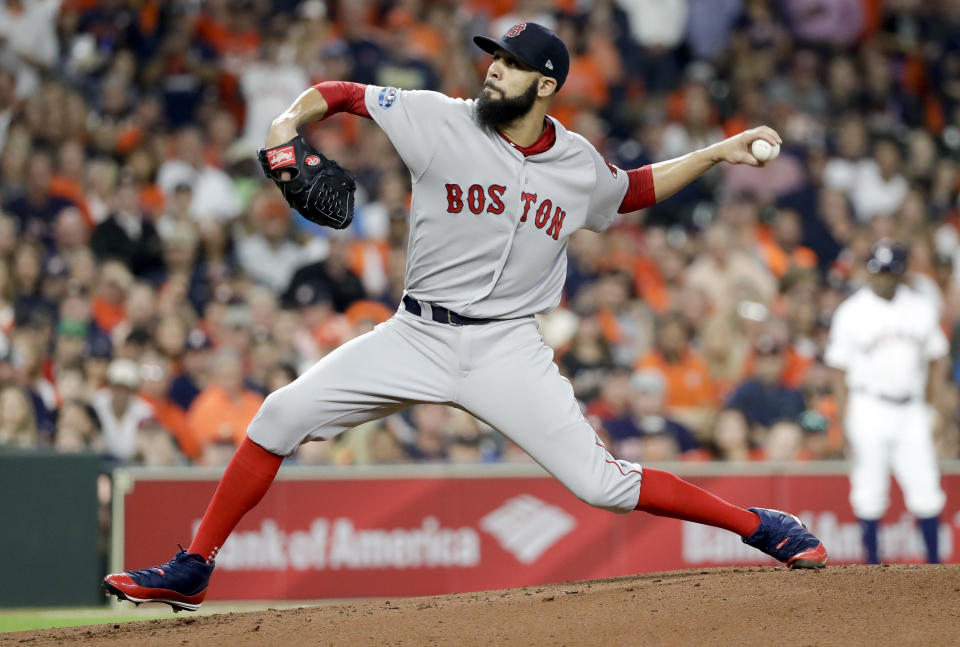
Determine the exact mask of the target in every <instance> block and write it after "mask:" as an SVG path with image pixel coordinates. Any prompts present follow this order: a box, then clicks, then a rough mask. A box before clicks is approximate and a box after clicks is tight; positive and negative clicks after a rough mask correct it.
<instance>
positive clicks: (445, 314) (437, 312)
mask: <svg viewBox="0 0 960 647" xmlns="http://www.w3.org/2000/svg"><path fill="white" fill-rule="evenodd" d="M403 307H404V308H406V309H407V312H409V313H410V314H412V315H417V316H418V317H422V316H423V308H421V307H420V302H419V301H417V300H416V299H414V298H413V297H410V296H407V295H403ZM430 313H431V315H432V318H433V320H434V321H436V322H437V323H442V324H450V325H451V326H476V325H479V324H486V323H490V322H492V321H500V320H499V319H476V318H474V317H464V316H463V315H458V314H457V313H456V312H451V311H449V310H447V309H446V308H443V307H441V306H435V305H432V304H431V305H430Z"/></svg>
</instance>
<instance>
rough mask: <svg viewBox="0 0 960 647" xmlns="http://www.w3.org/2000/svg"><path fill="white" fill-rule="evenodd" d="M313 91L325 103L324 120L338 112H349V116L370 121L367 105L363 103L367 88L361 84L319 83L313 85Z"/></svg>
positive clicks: (347, 82)
mask: <svg viewBox="0 0 960 647" xmlns="http://www.w3.org/2000/svg"><path fill="white" fill-rule="evenodd" d="M313 89H314V90H316V91H317V92H319V93H320V94H322V95H323V98H324V99H325V100H326V102H327V114H326V115H325V116H324V118H326V117H329V116H330V115H335V114H337V113H338V112H349V113H350V114H351V115H357V116H358V117H366V118H367V119H370V113H369V112H367V104H366V102H365V101H364V94H365V93H366V90H367V86H366V85H364V84H363V83H350V82H349V81H321V82H320V83H317V84H316V85H314V86H313Z"/></svg>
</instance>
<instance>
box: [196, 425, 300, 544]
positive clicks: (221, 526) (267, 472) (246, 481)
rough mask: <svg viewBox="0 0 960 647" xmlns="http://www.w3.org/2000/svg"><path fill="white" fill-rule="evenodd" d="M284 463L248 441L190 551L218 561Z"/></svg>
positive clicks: (235, 457) (215, 496) (233, 462)
mask: <svg viewBox="0 0 960 647" xmlns="http://www.w3.org/2000/svg"><path fill="white" fill-rule="evenodd" d="M282 462H283V456H277V455H276V454H271V453H270V452H268V451H267V450H265V449H264V448H263V447H261V446H260V445H258V444H256V443H255V442H253V441H252V440H250V439H249V438H245V439H244V440H243V443H241V445H240V447H239V448H238V449H237V452H236V453H235V454H234V455H233V458H232V459H231V460H230V464H229V465H227V471H226V472H224V473H223V478H222V479H220V485H218V486H217V491H216V492H214V494H213V499H211V500H210V504H209V505H208V506H207V511H206V512H204V513H203V520H202V521H201V522H200V528H198V529H197V534H196V536H195V537H194V538H193V542H191V544H190V548H189V550H188V552H191V553H198V554H200V555H203V556H204V557H205V558H206V559H207V561H210V560H212V559H214V558H215V557H216V556H217V553H218V552H220V547H221V546H223V542H224V541H226V540H227V537H229V536H230V533H231V532H233V529H234V528H235V527H236V525H237V524H238V523H239V522H240V519H242V518H243V515H245V514H247V512H249V511H250V510H251V509H253V507H254V506H255V505H257V504H258V503H260V499H262V498H263V495H264V494H266V493H267V490H268V489H269V488H270V484H271V483H273V479H274V477H276V475H277V470H278V469H280V463H282Z"/></svg>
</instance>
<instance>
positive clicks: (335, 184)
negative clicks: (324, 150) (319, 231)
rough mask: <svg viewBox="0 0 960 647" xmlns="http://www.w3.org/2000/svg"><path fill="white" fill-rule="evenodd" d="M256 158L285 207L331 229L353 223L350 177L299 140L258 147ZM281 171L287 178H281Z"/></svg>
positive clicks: (353, 182) (299, 138) (353, 189)
mask: <svg viewBox="0 0 960 647" xmlns="http://www.w3.org/2000/svg"><path fill="white" fill-rule="evenodd" d="M257 158H258V159H259V160H260V166H262V167H263V172H264V173H266V175H267V177H268V178H270V179H271V180H273V181H274V182H275V183H276V184H277V186H278V187H280V192H281V193H283V197H284V198H285V199H286V201H287V204H289V205H290V206H291V207H293V208H294V209H296V210H297V211H299V212H300V215H301V216H303V217H304V218H306V219H307V220H312V221H313V222H315V223H317V224H318V225H323V226H325V227H333V228H334V229H345V228H347V227H349V226H350V223H351V222H353V193H354V191H356V188H357V184H356V182H355V181H354V179H353V176H352V175H350V173H349V172H348V171H346V170H345V169H344V168H343V167H342V166H340V165H339V164H337V163H336V162H335V161H333V160H331V159H327V158H326V157H324V156H323V155H321V154H320V153H319V152H317V151H316V150H315V149H314V148H313V146H311V145H310V144H308V143H307V142H306V141H305V140H304V139H303V138H302V137H300V136H299V135H298V136H296V137H294V138H293V139H291V140H290V141H288V142H286V143H283V144H280V145H279V146H274V147H273V148H261V149H260V150H259V151H257ZM284 172H287V173H289V174H290V179H287V180H284V179H282V174H283V173H284Z"/></svg>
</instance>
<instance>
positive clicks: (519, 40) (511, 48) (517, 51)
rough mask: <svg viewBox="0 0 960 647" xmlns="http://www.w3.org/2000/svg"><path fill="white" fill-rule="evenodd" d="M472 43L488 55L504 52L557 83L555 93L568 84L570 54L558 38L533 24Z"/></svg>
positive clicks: (476, 39)
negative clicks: (565, 83)
mask: <svg viewBox="0 0 960 647" xmlns="http://www.w3.org/2000/svg"><path fill="white" fill-rule="evenodd" d="M473 42H474V43H476V44H477V47H479V48H480V49H482V50H483V51H485V52H486V53H487V54H493V53H494V52H496V51H497V48H503V49H505V50H506V51H508V52H509V53H510V54H511V55H512V56H513V57H514V58H516V59H517V60H518V61H520V62H521V63H523V64H525V65H529V66H530V67H532V68H533V69H535V70H537V71H538V72H540V73H541V74H543V75H544V76H549V77H550V78H553V79H556V81H557V89H558V90H559V89H560V88H561V87H562V86H563V82H564V81H566V80H567V72H569V71H570V53H569V52H568V51H567V46H566V45H564V44H563V41H562V40H560V37H559V36H557V35H556V34H555V33H554V32H553V31H551V30H549V29H547V28H546V27H544V26H543V25H538V24H537V23H535V22H518V23H517V24H516V25H514V26H513V27H511V28H510V29H508V30H507V33H506V34H504V35H503V38H501V39H500V40H494V39H492V38H487V37H486V36H474V37H473Z"/></svg>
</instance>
